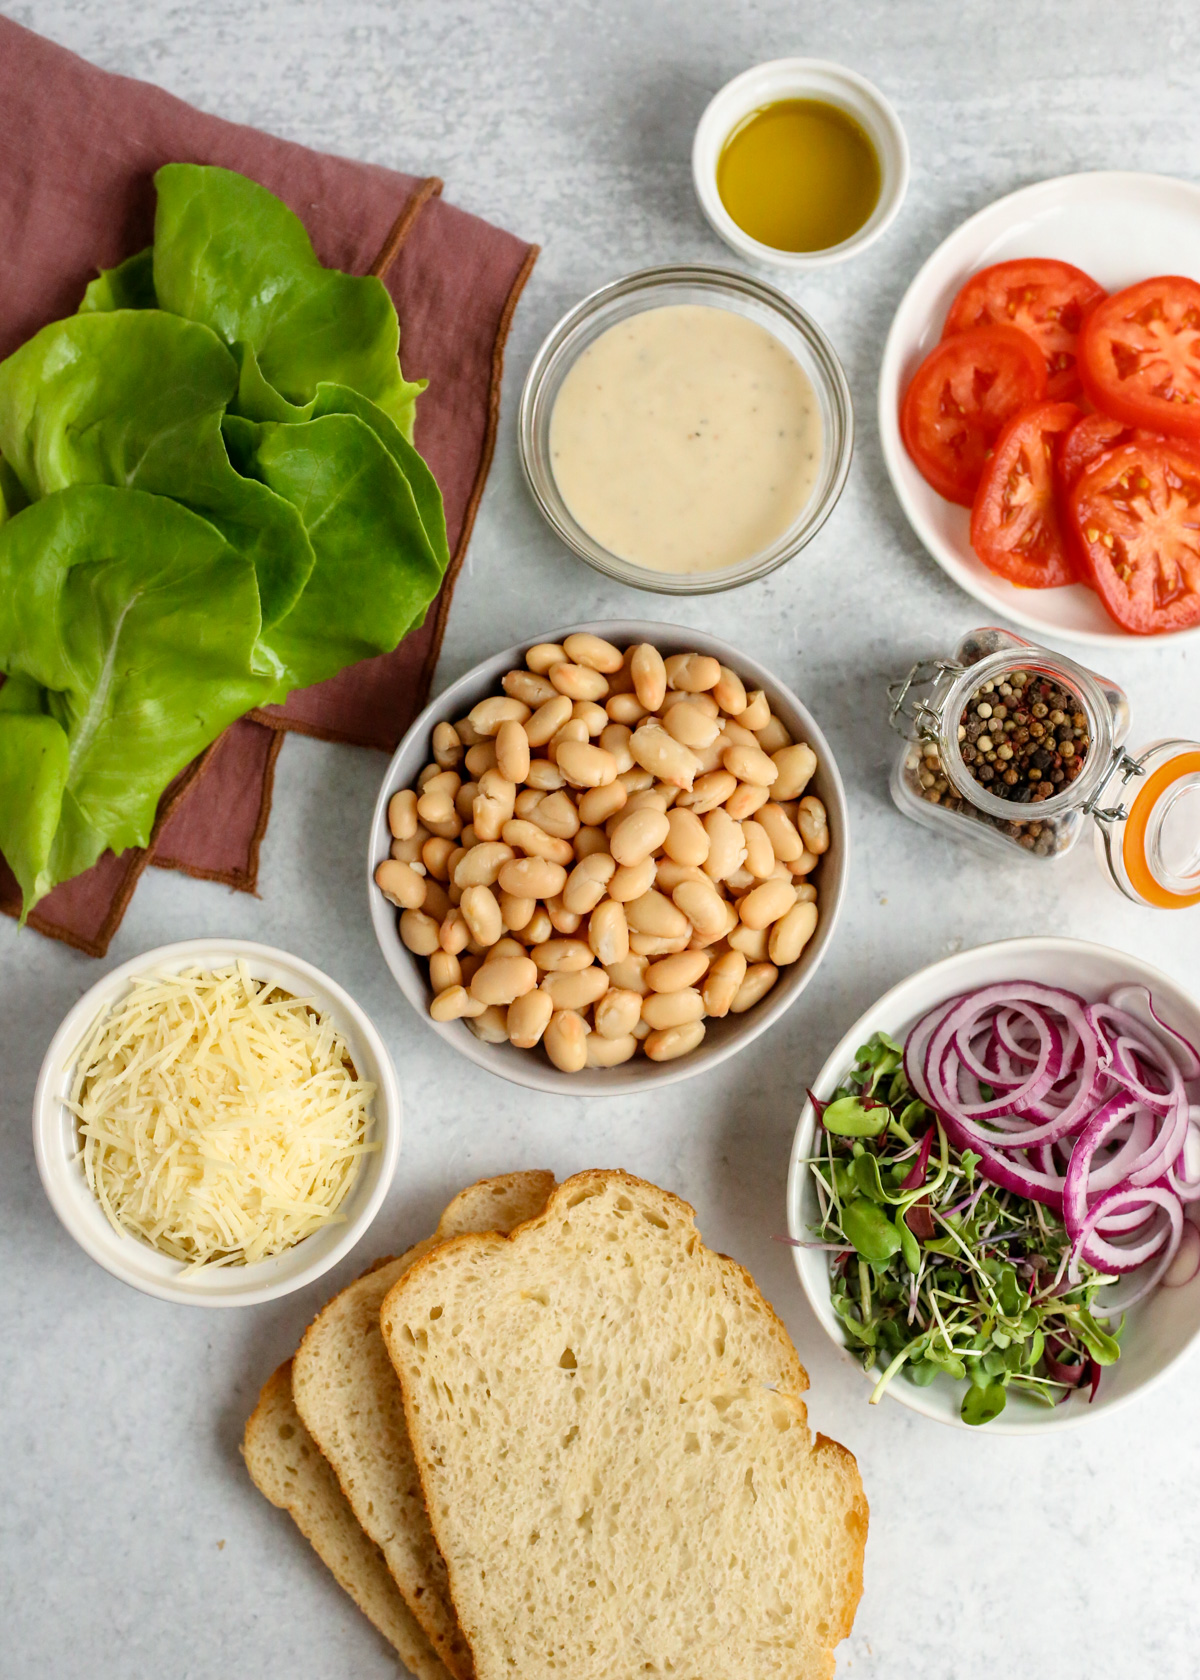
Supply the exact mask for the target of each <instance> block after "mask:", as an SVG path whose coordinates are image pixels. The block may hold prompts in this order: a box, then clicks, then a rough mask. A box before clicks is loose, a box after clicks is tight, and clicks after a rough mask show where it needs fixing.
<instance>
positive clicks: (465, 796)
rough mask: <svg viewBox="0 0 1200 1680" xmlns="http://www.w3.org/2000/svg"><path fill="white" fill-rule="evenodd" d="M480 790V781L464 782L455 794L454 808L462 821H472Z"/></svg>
mask: <svg viewBox="0 0 1200 1680" xmlns="http://www.w3.org/2000/svg"><path fill="white" fill-rule="evenodd" d="M478 792H479V783H478V782H464V783H463V785H462V786H461V787H460V788H459V790H458V792H457V793H456V794H455V795H454V810H455V814H456V815H457V817H458V819H459V821H460V822H464V823H469V822H470V820H471V816H472V814H473V812H474V810H475V798H476V795H477V794H478Z"/></svg>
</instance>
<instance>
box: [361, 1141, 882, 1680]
mask: <svg viewBox="0 0 1200 1680" xmlns="http://www.w3.org/2000/svg"><path fill="white" fill-rule="evenodd" d="M381 1322H382V1329H383V1336H384V1340H385V1342H386V1343H387V1347H388V1351H389V1353H390V1354H391V1357H392V1361H393V1363H394V1365H395V1367H396V1370H397V1372H398V1374H399V1376H400V1381H401V1386H402V1388H403V1392H404V1402H405V1412H406V1416H407V1420H408V1427H409V1432H410V1434H411V1437H412V1442H413V1447H414V1450H415V1454H416V1461H417V1465H418V1467H419V1470H420V1474H421V1480H422V1483H423V1485H424V1488H425V1495H426V1500H427V1503H428V1509H429V1515H430V1519H431V1522H432V1527H433V1532H434V1535H435V1537H436V1539H437V1542H438V1545H439V1546H440V1548H441V1550H442V1553H443V1555H444V1557H445V1559H446V1564H447V1568H448V1571H449V1578H450V1588H451V1592H452V1595H453V1599H454V1604H455V1606H456V1608H457V1611H458V1615H459V1620H460V1622H461V1624H462V1628H463V1632H464V1633H465V1635H466V1637H467V1639H468V1641H469V1643H470V1646H471V1650H472V1653H473V1655H474V1659H475V1672H476V1675H477V1676H478V1680H501V1677H502V1676H503V1677H504V1680H513V1677H514V1676H519V1677H520V1680H563V1676H564V1675H568V1676H570V1680H644V1677H645V1676H647V1675H659V1676H670V1677H671V1680H826V1677H828V1676H830V1675H832V1674H833V1671H834V1659H833V1647H834V1646H835V1645H836V1644H837V1643H838V1641H839V1640H840V1639H843V1638H844V1637H845V1636H846V1634H847V1633H848V1632H849V1631H850V1627H851V1624H852V1622H853V1618H854V1611H855V1609H856V1607H857V1604H858V1600H859V1597H860V1596H861V1592H862V1565H863V1549H864V1545H865V1542H866V1533H867V1505H866V1501H865V1499H864V1497H863V1492H862V1483H861V1481H860V1479H859V1474H858V1467H857V1465H856V1464H855V1461H854V1459H853V1457H852V1456H851V1454H850V1453H849V1452H847V1451H846V1449H845V1448H844V1447H840V1446H838V1444H837V1443H836V1442H834V1441H830V1440H827V1439H826V1438H825V1437H824V1436H821V1435H818V1436H816V1437H815V1439H814V1437H813V1435H812V1433H811V1431H810V1430H809V1427H808V1421H807V1414H806V1410H805V1406H804V1403H803V1401H802V1400H801V1398H800V1396H801V1394H802V1393H803V1392H804V1390H805V1389H806V1388H807V1386H808V1378H807V1376H806V1374H805V1371H804V1368H803V1366H802V1365H801V1364H800V1362H799V1360H798V1359H797V1357H796V1353H795V1350H794V1349H793V1347H792V1344H791V1342H790V1340H789V1339H788V1335H787V1332H786V1331H785V1330H784V1328H783V1326H782V1324H781V1323H780V1322H779V1320H778V1319H777V1318H776V1316H775V1314H774V1313H773V1312H772V1310H771V1308H770V1307H769V1306H768V1304H767V1302H766V1301H765V1300H764V1299H763V1297H762V1296H761V1295H760V1294H759V1292H758V1290H757V1288H756V1287H755V1285H754V1282H753V1280H752V1279H751V1278H750V1277H749V1276H748V1275H747V1273H746V1272H744V1271H743V1270H742V1268H741V1267H740V1266H737V1265H735V1264H734V1262H733V1261H731V1260H728V1259H726V1258H725V1257H724V1256H722V1255H719V1254H714V1253H713V1252H712V1251H711V1250H709V1249H707V1248H705V1247H704V1245H703V1243H702V1242H701V1240H700V1236H699V1233H698V1232H697V1230H696V1225H695V1217H694V1214H693V1212H692V1209H691V1208H690V1207H688V1205H687V1204H686V1203H685V1202H682V1201H679V1200H678V1199H677V1198H676V1197H674V1196H671V1195H669V1194H667V1193H666V1192H665V1191H662V1190H658V1189H655V1187H654V1186H653V1185H650V1184H646V1183H643V1182H642V1181H641V1180H639V1179H636V1178H632V1177H630V1176H629V1175H627V1174H625V1173H620V1172H589V1173H582V1174H580V1175H579V1176H578V1177H575V1178H572V1179H570V1180H568V1181H567V1183H565V1184H563V1185H561V1186H559V1188H558V1189H557V1190H556V1191H555V1192H554V1194H553V1195H552V1196H551V1198H550V1201H549V1203H548V1204H547V1206H546V1209H545V1211H544V1212H543V1213H542V1214H540V1215H539V1216H538V1217H537V1218H535V1219H533V1220H531V1221H530V1222H528V1223H526V1224H524V1225H522V1226H520V1227H519V1228H518V1229H517V1230H516V1231H514V1233H513V1235H512V1236H511V1237H509V1238H506V1237H503V1236H497V1235H487V1236H479V1235H476V1236H463V1237H459V1238H458V1239H456V1240H455V1241H452V1242H449V1243H446V1244H444V1245H443V1246H442V1247H440V1248H438V1249H436V1250H434V1251H433V1252H431V1253H429V1254H427V1255H426V1256H424V1258H422V1259H421V1260H420V1261H418V1262H417V1264H415V1265H414V1266H413V1267H412V1268H411V1269H410V1270H409V1271H407V1272H406V1273H405V1275H404V1276H403V1277H401V1278H400V1279H399V1281H398V1282H397V1283H396V1284H395V1285H394V1286H393V1287H392V1289H391V1290H390V1291H389V1293H388V1295H387V1297H386V1299H385V1300H384V1303H383V1307H382V1316H381Z"/></svg>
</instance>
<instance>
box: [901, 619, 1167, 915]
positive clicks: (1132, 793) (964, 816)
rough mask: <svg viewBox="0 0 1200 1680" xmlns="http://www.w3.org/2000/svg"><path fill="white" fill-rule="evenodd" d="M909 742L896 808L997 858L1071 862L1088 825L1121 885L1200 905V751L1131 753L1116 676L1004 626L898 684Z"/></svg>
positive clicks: (1154, 901) (1129, 892) (1162, 746)
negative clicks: (1071, 853)
mask: <svg viewBox="0 0 1200 1680" xmlns="http://www.w3.org/2000/svg"><path fill="white" fill-rule="evenodd" d="M888 695H889V698H890V700H891V713H890V719H891V723H892V726H893V728H894V729H896V730H897V732H898V733H899V734H901V735H903V736H904V737H905V741H906V745H905V746H904V748H903V750H902V751H901V753H900V754H899V756H898V757H897V759H896V762H895V765H894V767H893V771H892V777H891V792H892V798H893V800H894V801H895V803H896V805H897V807H898V808H899V809H900V810H901V811H902V812H903V813H904V814H905V816H909V817H912V818H913V819H914V820H915V821H916V822H919V823H922V824H923V825H924V826H925V827H926V828H930V829H932V830H934V831H935V832H936V833H939V834H943V835H947V834H948V835H952V836H954V837H955V838H957V839H960V840H963V841H965V842H966V843H967V844H968V845H972V846H974V847H975V848H976V849H977V850H979V851H983V852H985V853H987V854H989V855H990V856H992V857H996V858H1003V859H1013V858H1021V859H1025V860H1030V861H1034V862H1036V861H1039V860H1041V859H1048V860H1049V859H1053V858H1057V857H1062V856H1063V855H1064V854H1065V853H1066V852H1068V851H1070V849H1071V848H1072V846H1074V845H1075V843H1076V841H1077V840H1078V839H1079V837H1080V835H1081V834H1083V833H1084V832H1085V831H1086V830H1087V829H1088V828H1091V829H1092V831H1093V833H1094V836H1095V845H1096V851H1097V856H1098V857H1099V859H1100V861H1101V863H1102V864H1103V865H1104V868H1105V871H1106V873H1107V875H1108V878H1109V880H1110V881H1111V882H1112V884H1113V885H1114V886H1115V887H1116V888H1117V889H1118V890H1119V891H1120V892H1122V893H1124V894H1125V896H1126V897H1127V898H1131V899H1133V900H1134V901H1135V902H1136V903H1139V904H1147V905H1153V906H1155V907H1157V908H1162V909H1183V908H1187V907H1188V906H1189V905H1193V904H1200V742H1194V741H1186V740H1167V741H1156V742H1152V743H1151V744H1150V745H1149V746H1147V747H1146V748H1145V749H1143V751H1141V752H1140V753H1139V754H1137V755H1136V756H1131V755H1130V754H1129V753H1128V752H1127V751H1126V750H1125V740H1126V736H1127V735H1128V732H1129V722H1130V714H1129V702H1128V700H1127V699H1126V697H1125V694H1124V692H1123V691H1122V690H1121V689H1120V688H1119V687H1118V686H1117V685H1116V684H1115V683H1113V682H1110V681H1109V680H1108V679H1107V678H1105V677H1102V676H1100V675H1098V673H1096V672H1095V671H1089V670H1087V669H1086V668H1085V667H1084V666H1082V665H1078V664H1076V662H1075V661H1074V660H1073V659H1068V658H1066V656H1065V655H1063V654H1059V653H1053V652H1051V651H1050V650H1049V649H1047V648H1043V647H1038V646H1036V645H1035V644H1034V643H1032V642H1028V641H1025V640H1024V639H1023V638H1022V637H1020V636H1015V635H1013V634H1012V633H1011V632H1009V631H1007V630H1000V629H995V628H985V629H980V630H973V631H971V632H970V633H969V634H968V635H966V636H964V637H963V639H962V641H961V642H960V643H959V644H958V646H957V647H956V648H955V650H954V652H953V654H952V656H951V657H950V658H949V659H925V660H921V661H919V662H918V663H917V664H916V665H914V666H913V668H912V670H911V671H909V673H908V675H907V676H906V677H905V678H903V679H902V680H901V681H899V682H896V683H893V684H892V685H891V686H890V688H889V690H888Z"/></svg>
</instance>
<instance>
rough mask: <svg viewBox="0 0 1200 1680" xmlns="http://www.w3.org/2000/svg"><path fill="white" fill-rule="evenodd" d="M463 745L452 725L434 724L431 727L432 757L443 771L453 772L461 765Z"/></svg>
mask: <svg viewBox="0 0 1200 1680" xmlns="http://www.w3.org/2000/svg"><path fill="white" fill-rule="evenodd" d="M462 755H463V744H462V742H461V741H460V740H459V738H458V731H457V730H456V729H455V727H454V725H453V724H452V723H435V724H434V726H433V756H434V758H435V759H436V760H437V762H438V763H439V764H440V765H441V767H442V769H443V770H453V769H454V767H455V765H456V764H459V763H461V761H462Z"/></svg>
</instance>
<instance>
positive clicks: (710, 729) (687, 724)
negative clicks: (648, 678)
mask: <svg viewBox="0 0 1200 1680" xmlns="http://www.w3.org/2000/svg"><path fill="white" fill-rule="evenodd" d="M663 728H664V729H665V730H666V732H667V734H668V735H669V736H670V737H671V739H672V740H673V741H679V742H681V743H682V745H683V746H685V747H691V748H692V750H693V751H694V752H697V753H701V752H704V751H705V750H706V749H707V748H708V747H711V746H712V744H713V742H714V741H715V740H716V738H717V736H718V735H719V734H720V733H721V726H720V724H719V723H718V722H717V720H716V718H710V717H705V715H704V713H703V712H702V711H701V710H700V708H699V706H693V705H691V704H690V703H689V704H685V705H683V706H672V707H671V709H670V711H669V712H667V713H666V715H665V716H664V718H663Z"/></svg>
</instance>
